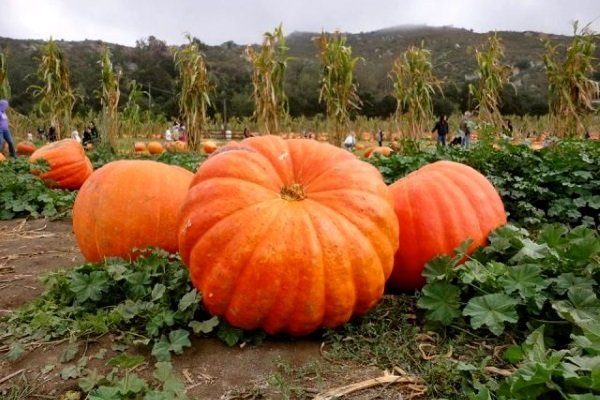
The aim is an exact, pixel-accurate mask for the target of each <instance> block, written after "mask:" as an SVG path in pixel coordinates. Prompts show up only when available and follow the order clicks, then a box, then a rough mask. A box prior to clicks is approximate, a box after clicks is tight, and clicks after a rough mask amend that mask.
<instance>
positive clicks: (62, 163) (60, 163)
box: [29, 139, 93, 190]
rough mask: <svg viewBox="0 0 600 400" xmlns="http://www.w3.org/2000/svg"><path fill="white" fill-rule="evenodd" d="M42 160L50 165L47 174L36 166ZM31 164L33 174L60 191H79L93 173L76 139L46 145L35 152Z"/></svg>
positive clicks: (30, 158)
mask: <svg viewBox="0 0 600 400" xmlns="http://www.w3.org/2000/svg"><path fill="white" fill-rule="evenodd" d="M41 160H45V161H46V162H47V163H48V170H47V171H45V172H42V171H41V170H40V169H38V168H36V166H35V164H36V163H37V162H39V161H41ZM29 162H30V163H32V168H31V173H32V174H34V175H39V177H40V178H41V179H42V180H43V181H44V182H45V183H46V184H47V185H48V186H50V187H53V188H60V189H72V190H75V189H79V188H80V187H81V185H83V183H84V182H85V180H86V179H87V178H88V177H89V176H90V175H91V174H92V171H93V167H92V163H91V162H90V159H89V158H87V156H86V155H85V150H84V149H83V147H82V146H81V144H79V143H78V142H77V141H76V140H75V139H63V140H59V141H57V142H52V143H48V144H46V145H44V146H42V147H40V148H39V149H37V150H36V151H34V152H33V154H32V155H31V157H29Z"/></svg>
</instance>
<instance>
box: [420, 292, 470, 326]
mask: <svg viewBox="0 0 600 400" xmlns="http://www.w3.org/2000/svg"><path fill="white" fill-rule="evenodd" d="M459 296H460V291H459V289H458V287H456V286H454V285H451V284H449V283H447V282H434V283H430V284H427V285H425V287H424V288H423V290H422V292H421V297H420V298H419V301H418V302H417V305H418V306H419V307H420V308H423V309H425V310H427V312H426V316H427V319H429V320H431V321H438V322H441V323H442V324H444V325H450V324H451V323H452V321H454V319H456V318H457V317H459V316H460V309H459V305H460V304H459V300H460V299H459Z"/></svg>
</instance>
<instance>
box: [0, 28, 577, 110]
mask: <svg viewBox="0 0 600 400" xmlns="http://www.w3.org/2000/svg"><path fill="white" fill-rule="evenodd" d="M316 35H317V33H311V32H293V33H291V34H289V36H288V37H287V41H288V42H287V44H288V47H289V48H290V55H291V56H293V57H294V59H293V60H292V61H290V63H289V68H288V74H287V78H286V90H287V93H288V96H289V99H290V111H291V113H292V114H293V115H301V114H304V115H308V116H310V115H314V114H316V113H318V112H323V108H322V105H320V104H318V86H319V72H320V71H319V64H318V60H317V58H316V48H315V45H314V44H313V43H312V40H311V39H312V38H313V37H314V36H316ZM499 36H500V37H501V38H502V40H503V43H504V45H505V62H506V63H507V64H509V65H511V66H513V76H512V77H511V81H512V83H513V85H514V87H515V88H516V90H517V92H516V93H515V92H514V91H512V89H511V90H506V91H505V92H506V93H505V97H506V100H505V102H504V103H505V104H504V107H505V111H507V112H512V113H514V112H518V113H523V112H531V113H536V112H543V111H544V110H545V108H544V107H545V102H546V100H545V96H546V80H545V73H544V68H543V65H542V63H541V54H542V52H543V49H544V47H543V43H542V39H548V40H551V41H552V42H554V43H563V44H565V43H567V42H568V40H569V37H567V36H558V35H547V34H542V33H536V32H499ZM486 37H487V34H482V33H475V32H473V31H469V30H466V29H459V28H453V27H439V28H434V27H423V26H412V27H395V28H388V29H383V30H379V31H374V32H367V33H358V34H348V44H349V45H351V46H352V48H353V53H354V54H355V55H357V56H360V57H362V58H363V61H362V62H360V63H359V66H358V68H357V71H356V79H357V81H358V84H359V90H360V93H361V98H362V99H363V101H364V103H365V104H364V107H363V111H362V112H363V113H364V114H366V115H369V116H386V115H388V114H389V113H390V112H392V111H393V110H394V108H395V103H394V101H393V99H392V98H391V97H390V96H389V94H390V92H391V88H392V84H391V81H390V79H389V78H388V73H389V71H390V69H391V67H392V63H393V61H394V59H395V58H396V57H398V55H400V54H401V53H402V52H403V51H404V50H405V49H406V48H407V47H408V46H410V45H418V44H419V43H423V44H424V45H425V47H427V48H429V49H430V50H431V51H432V54H433V58H434V65H435V73H436V75H438V76H439V77H442V78H444V79H445V81H446V85H445V94H446V99H442V100H439V101H438V102H437V106H438V107H442V106H446V107H450V106H451V107H455V108H464V107H465V106H466V102H467V101H468V100H467V97H468V96H467V92H466V84H465V83H466V82H468V81H469V80H471V79H473V78H474V75H473V73H474V69H475V59H474V51H473V48H474V46H479V45H481V44H482V43H484V41H485V39H486ZM42 43H43V42H42V41H38V40H16V39H10V38H0V48H1V49H2V50H3V51H4V52H5V53H6V54H7V60H8V75H9V79H10V83H11V86H12V91H13V99H12V102H13V104H14V106H15V107H16V108H17V109H18V110H19V111H21V112H29V111H31V109H32V105H33V100H32V98H31V94H30V93H29V92H27V90H26V89H27V87H28V86H29V85H31V84H35V83H36V77H35V71H36V68H37V61H36V57H38V56H39V47H40V45H41V44H42ZM59 45H60V47H61V48H62V49H63V50H64V52H65V54H66V58H67V60H68V63H69V67H70V70H71V78H72V85H73V87H75V88H76V89H77V91H78V93H79V95H80V96H81V99H82V101H80V102H79V103H78V106H77V109H76V111H78V112H81V113H86V112H88V111H89V109H90V108H91V109H94V110H97V109H98V108H99V106H100V105H99V101H98V99H97V98H96V97H95V94H94V92H95V90H97V88H98V86H99V74H100V66H99V64H98V60H99V54H100V50H101V48H102V46H103V45H105V43H103V42H100V41H89V40H86V41H79V42H68V41H59ZM106 45H108V46H109V47H110V49H111V51H112V53H113V63H114V64H115V65H116V66H117V67H119V68H121V69H122V70H123V78H122V80H121V84H122V92H123V96H122V104H124V103H125V101H126V98H127V91H128V83H129V81H131V80H132V79H135V80H136V81H137V82H139V83H142V84H143V89H144V90H146V91H148V92H150V94H151V99H150V96H149V97H148V98H147V99H146V100H145V104H142V107H144V108H145V109H147V108H148V107H149V106H151V110H152V112H154V113H163V114H165V115H166V116H172V115H175V114H176V113H177V104H176V98H175V92H176V82H175V76H176V71H175V67H174V64H173V58H172V50H173V47H172V46H167V45H166V44H165V42H163V41H161V40H159V39H157V38H155V37H152V36H151V37H149V38H147V39H143V40H140V41H138V43H137V45H136V46H135V47H128V46H122V45H117V44H110V43H109V44H106ZM244 47H245V46H241V45H237V44H235V43H233V42H225V43H223V44H221V45H218V46H209V45H204V44H202V50H203V52H204V54H205V56H206V60H207V64H208V67H209V69H210V73H211V75H212V78H213V80H214V81H215V83H216V85H217V89H216V94H215V102H216V104H218V105H219V106H218V108H219V109H220V107H222V106H221V104H222V100H223V99H224V98H226V99H227V102H228V113H229V114H230V115H250V114H251V113H252V103H251V99H250V93H251V82H250V65H249V63H248V62H247V61H246V60H245V59H244V56H243V52H244ZM212 112H215V110H212Z"/></svg>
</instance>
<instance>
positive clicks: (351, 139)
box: [344, 132, 356, 151]
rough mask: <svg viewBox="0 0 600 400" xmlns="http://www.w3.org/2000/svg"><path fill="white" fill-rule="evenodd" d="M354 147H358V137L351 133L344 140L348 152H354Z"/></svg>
mask: <svg viewBox="0 0 600 400" xmlns="http://www.w3.org/2000/svg"><path fill="white" fill-rule="evenodd" d="M354 146H356V137H355V136H354V132H350V133H349V134H348V136H346V138H345V139H344V147H345V148H346V150H348V151H353V150H354Z"/></svg>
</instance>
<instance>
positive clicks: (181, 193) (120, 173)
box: [73, 160, 194, 262]
mask: <svg viewBox="0 0 600 400" xmlns="http://www.w3.org/2000/svg"><path fill="white" fill-rule="evenodd" d="M193 176H194V174H193V173H192V172H190V171H188V170H186V169H183V168H181V167H177V166H172V165H167V164H163V163H159V162H156V161H151V160H119V161H113V162H110V163H108V164H106V165H104V166H103V167H101V168H99V169H98V170H96V171H95V172H94V173H93V174H92V176H90V178H89V179H88V180H87V181H86V183H85V184H84V185H83V186H82V187H81V190H80V191H79V193H78V194H77V198H76V199H75V204H74V205H73V230H74V232H75V238H76V239H77V243H78V245H79V248H80V249H81V252H82V253H83V255H84V256H85V258H86V259H87V260H88V261H92V262H98V261H102V260H103V259H104V258H105V257H122V258H126V259H127V258H135V257H137V256H138V255H139V252H136V251H135V250H134V249H144V248H146V247H148V246H153V247H157V248H161V249H164V250H166V251H169V252H172V253H174V252H176V251H177V246H178V245H177V216H178V214H179V209H180V207H181V204H182V203H183V199H184V198H185V195H186V193H187V190H188V186H189V184H190V181H191V180H192V177H193Z"/></svg>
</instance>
